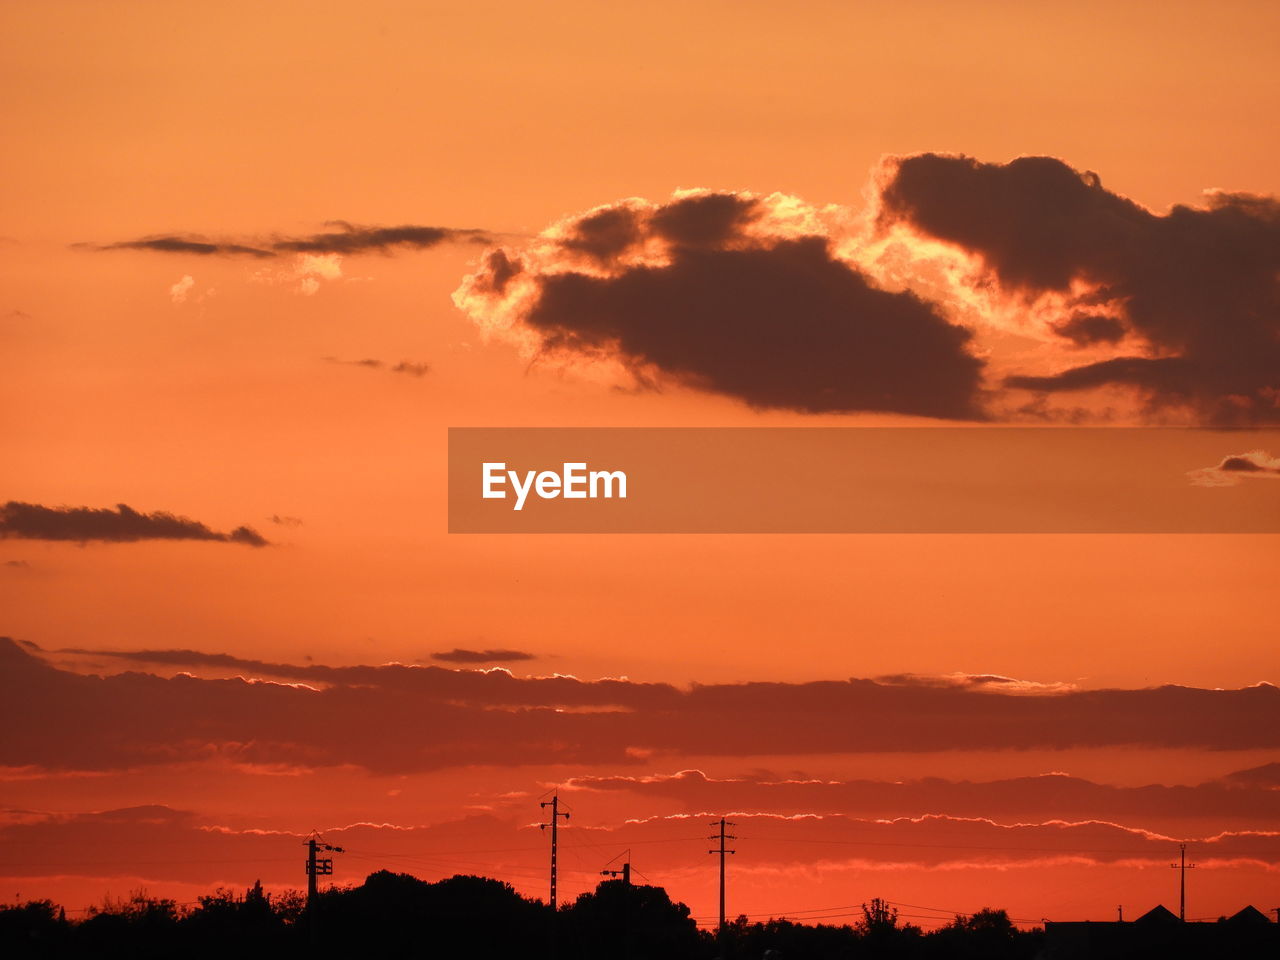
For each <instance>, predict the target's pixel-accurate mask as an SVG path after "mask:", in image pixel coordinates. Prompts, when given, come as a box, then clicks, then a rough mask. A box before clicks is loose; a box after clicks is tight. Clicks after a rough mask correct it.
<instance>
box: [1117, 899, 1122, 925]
mask: <svg viewBox="0 0 1280 960" xmlns="http://www.w3.org/2000/svg"><path fill="white" fill-rule="evenodd" d="M1116 923H1124V904H1123V903H1122V904H1120V906H1118V907H1116Z"/></svg>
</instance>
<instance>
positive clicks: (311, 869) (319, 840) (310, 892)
mask: <svg viewBox="0 0 1280 960" xmlns="http://www.w3.org/2000/svg"><path fill="white" fill-rule="evenodd" d="M304 842H305V843H306V845H307V928H308V929H309V930H310V932H311V943H312V946H315V945H316V944H317V943H318V942H319V933H318V931H317V929H316V914H317V913H319V908H320V903H319V900H318V899H317V898H318V896H319V889H318V888H317V884H316V877H319V876H329V875H330V874H332V873H333V858H332V857H317V856H316V854H317V853H319V852H320V851H321V850H324V851H326V852H328V851H332V852H333V853H342V852H343V849H342V848H341V847H335V846H334V845H333V844H330V843H325V841H324V837H322V836H320V834H319V833H318V832H317V831H315V830H312V831H311V836H309V837H307V839H306V840H305V841H304Z"/></svg>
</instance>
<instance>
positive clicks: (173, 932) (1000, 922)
mask: <svg viewBox="0 0 1280 960" xmlns="http://www.w3.org/2000/svg"><path fill="white" fill-rule="evenodd" d="M1041 939H1042V932H1041V931H1039V930H1032V931H1024V930H1020V929H1018V928H1017V927H1015V926H1014V924H1013V923H1011V922H1010V920H1009V918H1008V916H1007V915H1006V914H1005V912H1004V911H1002V910H983V911H980V912H979V913H977V914H974V915H972V916H967V917H956V918H955V920H953V921H952V922H951V923H949V924H947V925H946V926H944V927H942V928H940V929H937V930H933V931H930V932H925V931H923V930H921V929H920V928H919V927H917V926H914V925H912V924H909V923H904V922H901V921H900V920H899V918H898V915H897V913H896V911H895V910H893V909H892V908H890V907H888V906H887V905H886V904H884V903H883V902H882V901H879V900H873V901H871V903H869V904H867V905H864V906H863V908H862V916H861V918H860V919H856V921H855V922H853V923H851V924H843V925H838V926H837V925H827V924H817V925H809V924H802V923H795V922H792V921H789V920H768V921H761V922H749V921H748V920H747V918H746V917H739V918H737V919H736V920H734V921H732V922H731V923H729V924H727V925H726V928H725V929H724V930H723V931H714V930H703V929H699V927H698V926H697V924H696V923H695V922H694V920H693V918H692V917H691V915H690V911H689V908H688V907H687V906H686V905H685V904H683V903H679V902H674V901H672V900H671V899H670V898H669V897H668V896H667V893H666V891H665V890H663V889H662V888H661V887H657V886H648V885H632V884H627V883H624V882H623V881H621V880H606V881H604V882H603V883H601V884H600V885H599V886H598V887H597V888H596V889H595V890H594V891H592V892H589V893H584V894H582V895H581V896H579V897H578V898H577V899H576V900H574V901H573V902H572V903H569V904H565V905H563V906H562V907H561V908H560V909H559V910H558V911H556V913H555V914H554V915H553V914H552V912H551V910H550V908H549V907H548V906H547V905H546V904H544V903H542V902H541V901H539V900H533V899H530V898H528V897H524V896H521V895H520V894H519V893H517V892H516V891H515V890H514V889H513V888H512V887H511V886H510V885H509V884H506V883H503V882H501V881H499V880H493V879H489V878H486V877H477V876H455V877H451V878H449V879H447V880H440V881H437V882H434V883H429V882H426V881H423V880H419V879H417V878H416V877H413V876H410V875H408V874H401V873H391V872H389V871H385V870H383V871H379V872H377V873H374V874H371V875H370V876H369V877H367V878H366V879H365V881H364V883H362V884H360V885H358V886H352V887H346V888H335V889H332V890H327V891H322V892H321V893H319V894H318V895H317V897H316V899H315V900H314V901H313V902H312V903H310V904H308V903H307V901H306V898H305V897H304V896H303V895H302V894H301V893H298V892H296V891H294V892H289V893H285V894H276V895H268V894H266V893H264V892H263V890H262V888H261V887H260V886H258V885H255V886H254V887H253V888H252V889H250V890H248V891H247V892H245V893H243V894H238V893H236V892H234V891H231V890H226V889H219V890H217V891H215V892H214V893H211V894H209V895H207V896H203V897H200V898H199V900H198V902H196V903H195V904H190V905H182V904H178V903H176V902H174V901H173V900H168V899H163V898H154V897H149V896H147V895H146V894H145V893H142V892H139V893H137V894H134V895H133V896H131V897H128V898H124V899H122V900H116V901H108V902H106V903H104V904H103V905H102V906H100V907H95V908H91V909H90V910H89V911H88V912H87V914H86V915H85V916H84V917H83V918H78V919H68V918H67V917H66V914H65V911H63V910H62V908H60V907H59V906H58V905H57V904H55V903H53V902H52V901H49V900H31V901H27V902H25V903H20V904H12V905H7V906H0V955H3V956H6V957H11V958H27V957H31V958H46V957H47V958H63V957H65V958H95V960H96V958H131V960H132V958H138V960H149V958H186V957H192V958H213V957H218V958H229V960H245V958H246V957H259V956H262V957H267V956H271V957H304V956H305V957H330V956H333V957H336V956H344V957H365V956H378V957H424V958H431V957H440V958H451V960H452V958H459V960H463V958H478V960H487V958H523V960H596V958H615V957H616V958H619V960H716V958H724V960H730V958H732V960H747V958H751V960H837V958H838V960H858V958H868V960H870V958H882V957H883V958H899V957H902V958H919V960H931V958H944V957H945V958H947V960H966V958H973V960H978V958H982V960H1023V958H1025V960H1031V958H1032V957H1034V956H1035V955H1036V953H1037V951H1038V950H1039V947H1040V944H1041Z"/></svg>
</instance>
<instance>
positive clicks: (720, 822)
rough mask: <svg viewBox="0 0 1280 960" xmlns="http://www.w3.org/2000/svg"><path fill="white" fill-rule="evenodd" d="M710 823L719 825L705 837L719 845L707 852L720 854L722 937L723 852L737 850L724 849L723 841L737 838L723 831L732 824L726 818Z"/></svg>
mask: <svg viewBox="0 0 1280 960" xmlns="http://www.w3.org/2000/svg"><path fill="white" fill-rule="evenodd" d="M711 825H712V826H713V827H715V826H719V827H720V832H719V833H714V834H712V835H711V836H709V837H707V839H708V840H719V841H720V846H719V847H717V848H716V849H715V850H708V851H707V853H718V854H720V926H719V928H718V929H719V934H720V936H721V937H722V938H723V937H724V927H725V923H724V857H725V854H727V853H736V852H737V851H736V850H726V849H725V848H724V842H725V841H726V840H737V839H738V838H737V837H735V836H734V835H733V834H731V833H725V832H724V829H725V827H732V826H733V824H732V823H730V822H729V821H728V820H726V819H725V818H724V817H721V818H720V819H719V820H718V821H712V823H711Z"/></svg>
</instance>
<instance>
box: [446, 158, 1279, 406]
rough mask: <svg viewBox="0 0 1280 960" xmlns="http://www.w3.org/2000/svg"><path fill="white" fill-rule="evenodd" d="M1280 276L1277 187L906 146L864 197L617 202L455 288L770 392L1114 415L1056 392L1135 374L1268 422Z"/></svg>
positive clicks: (1082, 393) (581, 353)
mask: <svg viewBox="0 0 1280 960" xmlns="http://www.w3.org/2000/svg"><path fill="white" fill-rule="evenodd" d="M1278 278H1280V202H1278V201H1277V200H1276V199H1274V198H1271V197H1262V196H1253V195H1249V194H1241V193H1222V192H1218V193H1213V194H1211V195H1209V197H1208V199H1207V201H1206V203H1205V204H1204V206H1201V207H1190V206H1175V207H1173V208H1172V209H1171V210H1170V211H1169V212H1168V213H1166V214H1157V213H1153V212H1151V211H1149V210H1147V209H1145V208H1143V207H1142V206H1140V205H1138V204H1137V203H1135V202H1133V201H1132V200H1130V199H1128V198H1126V197H1123V196H1121V195H1119V194H1117V193H1115V192H1112V191H1109V190H1107V189H1105V188H1104V187H1103V186H1102V183H1101V181H1100V179H1099V178H1098V177H1097V176H1096V175H1095V174H1092V173H1088V172H1081V171H1078V170H1075V169H1073V168H1072V167H1070V166H1069V165H1067V164H1066V163H1064V162H1063V161H1061V160H1058V159H1055V158H1052V157H1020V158H1018V159H1015V160H1013V161H1010V162H1009V163H1004V164H1000V163H983V162H980V161H978V160H975V159H972V158H970V157H965V156H944V155H940V154H932V153H929V154H918V155H913V156H907V157H895V158H889V159H887V160H886V161H885V162H884V163H883V164H882V166H881V168H880V169H879V170H878V171H876V173H875V175H874V177H873V180H872V185H871V191H870V196H869V204H868V206H867V209H865V210H861V211H859V210H854V209H852V208H847V207H827V208H821V209H820V208H816V207H813V206H810V205H808V204H806V203H804V202H803V201H801V200H799V199H798V198H795V197H789V196H783V195H780V194H774V195H771V196H757V195H753V194H748V193H729V192H711V191H685V192H680V193H677V194H675V195H674V196H673V197H672V198H671V199H670V200H667V201H665V202H660V203H653V202H649V201H646V200H640V199H629V200H623V201H619V202H616V203H612V204H609V205H606V206H603V207H598V208H596V209H594V210H590V211H587V212H585V213H583V214H580V215H576V216H570V217H567V218H565V219H563V220H561V221H558V222H557V223H554V224H552V225H551V226H550V227H548V228H547V229H546V230H544V231H543V232H542V233H541V234H540V235H539V236H538V237H536V238H534V239H533V240H531V241H529V242H527V243H525V244H523V245H522V246H518V247H514V246H504V247H499V248H495V249H492V250H490V251H489V252H488V253H487V254H486V255H485V256H484V258H483V259H482V261H481V263H480V265H479V267H478V269H477V270H476V271H475V272H473V273H472V274H471V275H470V276H468V277H466V278H465V279H464V280H463V282H462V284H461V286H460V287H459V288H458V290H457V291H456V292H455V294H454V301H455V303H457V304H458V306H459V307H461V308H462V309H463V310H464V311H466V312H467V313H468V314H469V315H470V316H471V317H472V319H473V320H474V321H475V323H476V324H477V325H478V326H479V327H480V328H481V329H482V330H483V331H485V332H486V333H487V334H489V335H495V336H499V337H503V338H506V339H509V340H512V341H514V342H515V343H517V344H518V345H519V346H520V347H521V348H522V349H523V350H524V351H525V353H526V354H527V355H528V356H530V357H534V358H537V359H539V360H540V361H542V362H558V363H565V364H570V365H574V366H578V367H582V368H588V369H593V370H596V371H598V372H599V373H600V374H601V375H602V376H604V377H605V378H606V379H613V378H616V376H617V375H618V374H625V375H626V377H628V378H629V379H630V380H631V381H632V382H633V383H637V384H640V385H642V386H646V385H647V386H662V385H664V384H674V385H680V386H685V387H692V388H696V389H700V390H704V391H708V392H713V393H717V394H721V395H724V396H728V397H733V398H737V399H739V400H742V401H745V402H746V403H748V404H750V405H751V406H754V407H758V408H779V409H789V410H797V411H802V412H806V413H829V412H855V411H873V412H894V413H904V414H915V415H921V416H927V417H936V418H946V419H969V420H980V419H1003V418H1010V419H1017V418H1019V417H1023V418H1025V417H1039V418H1044V417H1055V416H1056V417H1057V418H1059V419H1061V418H1067V417H1068V416H1069V418H1070V419H1073V420H1079V419H1081V418H1084V419H1088V418H1089V417H1090V416H1094V417H1097V418H1103V419H1105V418H1106V417H1107V416H1108V415H1109V414H1108V413H1107V409H1101V410H1099V409H1096V407H1097V403H1096V402H1095V403H1094V405H1093V407H1092V408H1091V407H1089V406H1085V407H1074V408H1068V409H1062V410H1056V411H1055V410H1053V409H1050V408H1048V406H1047V403H1048V400H1049V398H1051V397H1055V396H1057V395H1058V394H1065V393H1071V394H1076V395H1079V396H1077V400H1078V401H1080V400H1084V401H1087V400H1088V398H1089V397H1096V396H1099V395H1106V396H1110V395H1112V394H1116V395H1119V396H1121V397H1123V398H1125V399H1126V400H1127V401H1128V402H1129V404H1130V405H1132V406H1134V407H1135V414H1136V415H1137V416H1139V417H1140V418H1142V419H1147V420H1152V421H1157V422H1189V423H1205V424H1214V425H1222V424H1246V423H1253V424H1270V423H1280V279H1278ZM1001 337H1003V339H1000V338H1001ZM1011 337H1012V338H1014V340H1015V341H1021V343H1020V344H1019V343H1013V345H1011V340H1010V338H1011ZM1027 344H1031V345H1033V348H1032V347H1028V346H1027ZM1107 391H1110V393H1107ZM1028 394H1030V396H1031V399H1029V400H1028V399H1027V398H1028Z"/></svg>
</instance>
